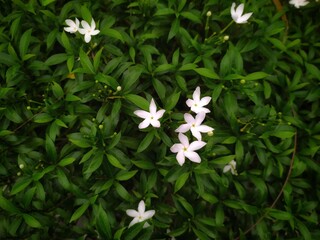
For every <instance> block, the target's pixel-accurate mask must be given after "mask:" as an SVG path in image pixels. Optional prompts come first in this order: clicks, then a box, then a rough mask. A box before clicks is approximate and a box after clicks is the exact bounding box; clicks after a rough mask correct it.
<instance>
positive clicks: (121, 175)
mask: <svg viewBox="0 0 320 240" xmlns="http://www.w3.org/2000/svg"><path fill="white" fill-rule="evenodd" d="M137 172H138V170H133V171H128V172H127V171H120V172H118V173H117V175H116V179H117V180H118V181H127V180H129V179H130V178H132V177H134V175H136V173H137Z"/></svg>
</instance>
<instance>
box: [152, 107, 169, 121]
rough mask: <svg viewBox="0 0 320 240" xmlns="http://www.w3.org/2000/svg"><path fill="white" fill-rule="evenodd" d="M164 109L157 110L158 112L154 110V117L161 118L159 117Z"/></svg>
mask: <svg viewBox="0 0 320 240" xmlns="http://www.w3.org/2000/svg"><path fill="white" fill-rule="evenodd" d="M165 111H166V110H164V109H161V110H159V111H158V112H156V114H155V115H154V117H155V118H156V119H159V118H161V117H162V116H163V114H164V113H165Z"/></svg>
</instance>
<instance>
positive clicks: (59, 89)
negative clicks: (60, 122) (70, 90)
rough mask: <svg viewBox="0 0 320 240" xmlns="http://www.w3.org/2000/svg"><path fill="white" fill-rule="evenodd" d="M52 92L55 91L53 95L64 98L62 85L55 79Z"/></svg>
mask: <svg viewBox="0 0 320 240" xmlns="http://www.w3.org/2000/svg"><path fill="white" fill-rule="evenodd" d="M52 92H53V95H54V96H55V97H56V98H58V99H60V98H62V97H63V95H64V91H63V89H62V87H61V86H60V85H59V84H58V83H56V82H54V81H53V82H52Z"/></svg>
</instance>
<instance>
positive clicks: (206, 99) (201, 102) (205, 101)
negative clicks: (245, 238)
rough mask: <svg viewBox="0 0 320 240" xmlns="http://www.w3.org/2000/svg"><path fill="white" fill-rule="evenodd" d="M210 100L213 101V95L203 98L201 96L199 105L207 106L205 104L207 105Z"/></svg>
mask: <svg viewBox="0 0 320 240" xmlns="http://www.w3.org/2000/svg"><path fill="white" fill-rule="evenodd" d="M210 101H211V97H203V98H201V100H200V103H199V105H201V106H205V105H207V104H208V103H209V102H210Z"/></svg>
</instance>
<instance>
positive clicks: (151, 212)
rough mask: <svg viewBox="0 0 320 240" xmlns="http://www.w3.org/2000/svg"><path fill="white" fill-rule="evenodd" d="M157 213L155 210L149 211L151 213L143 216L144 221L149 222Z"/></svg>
mask: <svg viewBox="0 0 320 240" xmlns="http://www.w3.org/2000/svg"><path fill="white" fill-rule="evenodd" d="M155 213H156V211H155V210H149V211H146V212H145V213H144V214H143V215H142V217H143V219H144V220H147V219H149V218H152V217H153V215H154V214H155Z"/></svg>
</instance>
